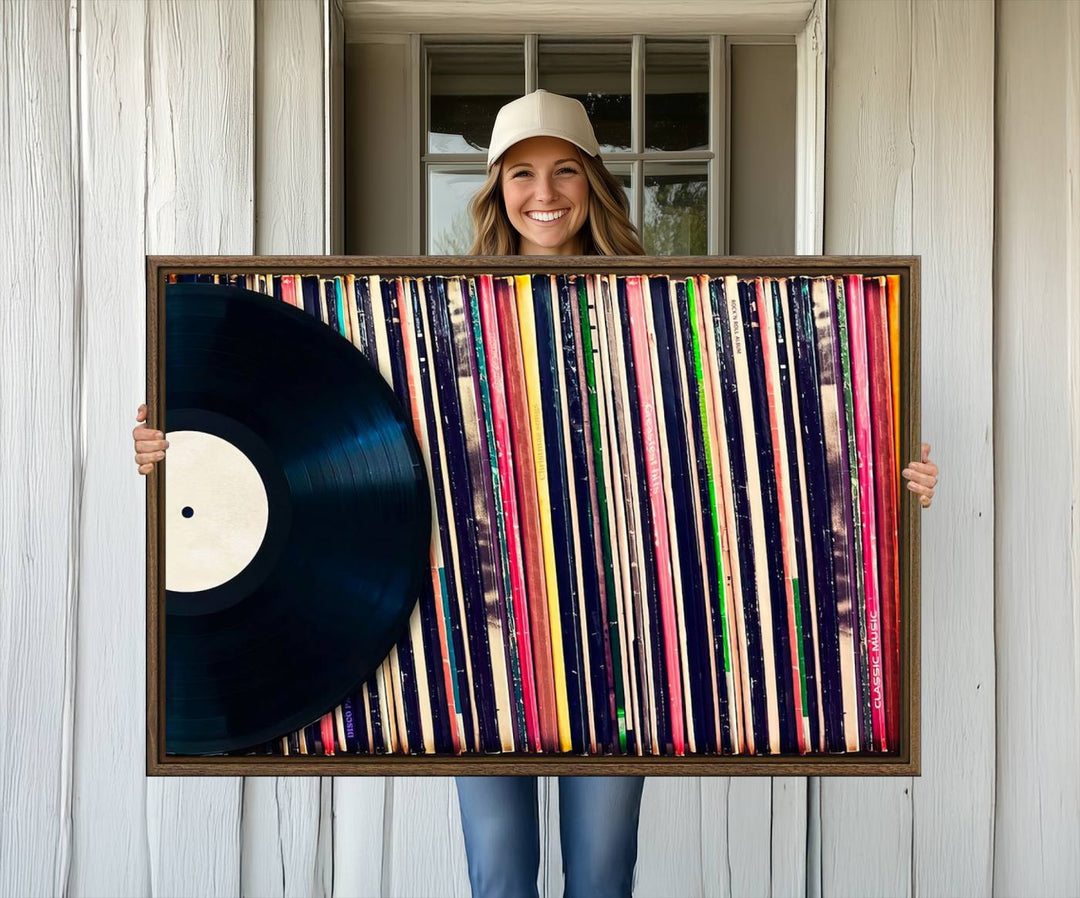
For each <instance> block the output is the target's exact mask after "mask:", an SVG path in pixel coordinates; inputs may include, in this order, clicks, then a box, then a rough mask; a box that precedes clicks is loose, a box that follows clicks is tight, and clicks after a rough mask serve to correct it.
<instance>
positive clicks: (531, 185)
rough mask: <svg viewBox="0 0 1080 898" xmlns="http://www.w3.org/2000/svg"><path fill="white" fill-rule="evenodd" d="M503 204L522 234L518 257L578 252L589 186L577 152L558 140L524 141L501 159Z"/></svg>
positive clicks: (571, 146) (543, 138)
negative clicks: (519, 255)
mask: <svg viewBox="0 0 1080 898" xmlns="http://www.w3.org/2000/svg"><path fill="white" fill-rule="evenodd" d="M500 186H501V188H502V196H503V203H504V204H505V205H506V214H507V217H508V218H509V219H510V224H512V225H513V226H514V230H516V231H517V232H518V234H520V235H521V240H520V246H519V249H518V252H519V253H520V254H521V255H523V256H569V255H578V254H580V253H581V252H582V240H581V239H580V237H579V234H578V232H579V231H580V230H581V228H582V225H584V224H585V220H586V219H587V218H588V215H589V182H588V179H587V178H586V177H585V170H584V168H583V167H582V164H581V154H580V153H579V152H578V148H577V147H576V146H574V145H573V144H572V143H570V142H569V141H566V140H562V139H561V138H558V137H529V138H527V139H526V140H522V141H519V142H518V143H516V144H514V145H513V146H512V147H510V149H508V150H507V151H506V153H505V154H503V160H502V174H501V175H500Z"/></svg>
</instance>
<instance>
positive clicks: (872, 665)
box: [146, 256, 920, 776]
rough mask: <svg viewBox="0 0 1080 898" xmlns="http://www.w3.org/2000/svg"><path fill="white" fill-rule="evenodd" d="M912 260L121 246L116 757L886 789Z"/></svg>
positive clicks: (903, 725)
mask: <svg viewBox="0 0 1080 898" xmlns="http://www.w3.org/2000/svg"><path fill="white" fill-rule="evenodd" d="M919 264H920V262H919V258H918V257H909V256H902V257H901V256H867V257H856V256H805V257H764V258H749V257H746V258H744V257H558V258H556V257H549V258H538V257H530V258H522V257H513V258H510V257H468V258H465V257H427V256H424V257H420V256H417V257H333V256H307V257H278V256H267V257H255V256H241V257H217V256H215V257H210V256H148V257H147V345H148V353H147V398H148V402H149V409H150V417H149V419H148V422H147V423H148V426H151V427H155V428H157V429H158V430H161V431H163V432H165V433H166V436H167V438H168V439H169V441H170V448H169V450H168V453H167V457H166V459H165V460H164V461H163V462H161V463H159V464H158V465H157V467H156V470H155V471H154V472H153V473H152V474H151V475H150V476H149V477H148V480H147V487H148V495H149V502H148V505H147V516H148V519H147V534H148V543H147V666H146V670H147V772H148V773H150V774H155V775H170V774H171V775H192V774H208V775H240V774H243V775H259V774H266V775H288V774H296V775H344V774H379V775H387V774H389V775H395V776H400V775H440V776H441V775H456V774H532V775H559V774H605V775H610V774H646V775H660V776H662V775H678V774H687V775H695V776H701V775H725V776H726V775H736V774H753V775H786V776H787V775H799V776H802V775H822V774H825V775H828V774H838V775H883V774H886V775H887V774H896V775H905V776H911V775H918V773H919V769H920V750H919V732H920V728H919V646H920V641H919V506H918V497H917V496H915V495H913V494H911V493H910V492H909V491H907V490H905V489H903V488H902V487H903V481H902V478H901V477H900V476H899V474H900V470H901V469H902V467H903V466H904V464H905V463H906V461H907V460H909V459H916V458H919Z"/></svg>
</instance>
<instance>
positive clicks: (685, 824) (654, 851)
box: [634, 776, 703, 898]
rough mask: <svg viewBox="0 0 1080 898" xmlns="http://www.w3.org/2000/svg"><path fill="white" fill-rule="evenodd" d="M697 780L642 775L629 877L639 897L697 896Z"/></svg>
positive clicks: (699, 886) (699, 887) (699, 889)
mask: <svg viewBox="0 0 1080 898" xmlns="http://www.w3.org/2000/svg"><path fill="white" fill-rule="evenodd" d="M700 783H701V779H700V778H699V777H690V776H651V777H647V778H646V780H645V789H644V791H643V792H642V795H641V817H640V819H639V822H638V861H637V870H636V871H635V876H634V894H635V895H637V896H639V898H650V896H656V898H664V896H671V895H681V896H687V898H690V896H701V895H702V894H703V883H702V880H701V852H702V848H703V846H702V832H701V812H702V808H701V802H702V796H701V785H700Z"/></svg>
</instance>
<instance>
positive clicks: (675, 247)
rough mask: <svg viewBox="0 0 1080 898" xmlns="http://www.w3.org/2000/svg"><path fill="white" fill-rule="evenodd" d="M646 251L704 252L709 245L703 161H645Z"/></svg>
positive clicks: (657, 253) (664, 253) (661, 253)
mask: <svg viewBox="0 0 1080 898" xmlns="http://www.w3.org/2000/svg"><path fill="white" fill-rule="evenodd" d="M644 214H645V227H644V228H643V230H644V238H645V240H644V243H645V252H647V253H649V255H653V256H703V255H705V254H706V253H707V252H708V245H709V207H708V175H707V173H706V167H705V164H704V163H699V162H695V163H675V162H650V163H646V165H645V209H644Z"/></svg>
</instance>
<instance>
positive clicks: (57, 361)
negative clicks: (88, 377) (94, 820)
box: [0, 0, 83, 895]
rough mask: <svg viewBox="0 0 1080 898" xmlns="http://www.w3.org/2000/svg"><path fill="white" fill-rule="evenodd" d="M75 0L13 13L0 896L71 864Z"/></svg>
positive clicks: (19, 6) (41, 890)
mask: <svg viewBox="0 0 1080 898" xmlns="http://www.w3.org/2000/svg"><path fill="white" fill-rule="evenodd" d="M68 16H69V9H68V4H67V3H66V2H63V0H53V2H48V3H7V4H4V6H3V9H2V12H0V42H2V45H3V48H4V49H3V53H2V54H0V56H2V60H0V95H2V96H3V100H2V102H3V114H2V115H0V177H2V178H3V187H2V192H3V202H2V203H0V271H3V277H4V302H2V303H0V356H2V358H3V362H2V363H0V453H2V458H3V463H2V464H0V496H3V497H4V501H3V502H2V503H0V599H2V601H0V726H2V731H0V893H2V894H5V895H50V894H53V895H55V894H59V893H61V892H62V891H63V890H64V888H65V884H66V879H67V873H68V861H69V857H70V844H71V839H70V835H71V834H70V827H69V820H68V815H69V813H70V810H71V794H70V786H71V775H72V766H71V765H72V761H71V741H70V740H71V728H72V723H73V720H72V718H73V714H74V694H73V693H74V684H73V680H74V663H75V651H76V614H77V598H78V574H79V563H80V540H79V523H80V520H79V518H80V514H81V507H80V493H81V488H82V473H83V446H82V445H81V441H82V438H83V429H82V419H81V414H80V413H81V409H80V403H81V401H82V395H81V389H82V385H81V382H80V379H79V374H80V369H79V365H80V353H81V349H80V347H79V341H80V339H81V331H80V324H81V318H82V307H81V303H82V296H81V293H80V290H79V284H78V279H77V277H76V271H77V264H78V251H79V245H78V234H77V230H76V216H77V211H78V203H77V189H78V182H77V174H76V172H74V171H73V159H72V156H73V137H74V135H73V128H74V127H75V125H76V123H75V122H73V121H72V117H71V102H72V97H71V95H70V92H69V77H70V74H71V72H70V69H69V52H70V44H69V34H68V26H69V18H68Z"/></svg>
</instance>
